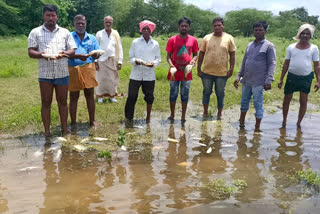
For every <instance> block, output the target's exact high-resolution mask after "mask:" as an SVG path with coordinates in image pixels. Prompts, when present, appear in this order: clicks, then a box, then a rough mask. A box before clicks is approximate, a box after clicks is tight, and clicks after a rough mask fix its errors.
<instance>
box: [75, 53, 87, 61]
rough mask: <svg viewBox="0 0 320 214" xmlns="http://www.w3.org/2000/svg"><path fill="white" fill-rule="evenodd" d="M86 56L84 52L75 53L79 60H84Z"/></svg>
mask: <svg viewBox="0 0 320 214" xmlns="http://www.w3.org/2000/svg"><path fill="white" fill-rule="evenodd" d="M88 57H89V56H88V55H86V54H77V58H78V59H80V60H81V61H86V60H87V59H88Z"/></svg>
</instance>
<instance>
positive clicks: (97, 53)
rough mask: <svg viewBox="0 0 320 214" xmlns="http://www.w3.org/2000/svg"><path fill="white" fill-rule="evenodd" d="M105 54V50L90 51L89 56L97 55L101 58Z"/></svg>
mask: <svg viewBox="0 0 320 214" xmlns="http://www.w3.org/2000/svg"><path fill="white" fill-rule="evenodd" d="M104 53H105V51H104V50H100V49H99V50H93V51H90V53H89V55H88V56H92V55H95V56H96V57H100V56H102V55H103V54H104Z"/></svg>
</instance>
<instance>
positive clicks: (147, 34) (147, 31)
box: [141, 26, 151, 39]
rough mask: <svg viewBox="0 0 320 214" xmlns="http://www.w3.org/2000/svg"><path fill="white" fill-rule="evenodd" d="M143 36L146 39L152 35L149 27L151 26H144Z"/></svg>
mask: <svg viewBox="0 0 320 214" xmlns="http://www.w3.org/2000/svg"><path fill="white" fill-rule="evenodd" d="M141 33H142V36H143V37H144V38H145V39H148V38H149V37H150V34H151V30H150V29H149V27H148V26H147V27H144V28H142V32H141Z"/></svg>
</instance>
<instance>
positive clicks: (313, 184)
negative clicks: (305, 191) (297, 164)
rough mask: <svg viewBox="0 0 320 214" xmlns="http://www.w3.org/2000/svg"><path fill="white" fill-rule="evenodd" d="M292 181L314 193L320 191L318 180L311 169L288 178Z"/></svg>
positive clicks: (319, 180)
mask: <svg viewBox="0 0 320 214" xmlns="http://www.w3.org/2000/svg"><path fill="white" fill-rule="evenodd" d="M289 177H290V179H291V180H292V181H295V182H297V183H302V184H303V185H305V186H306V187H308V188H309V189H311V190H314V191H316V192H319V191H320V178H319V175H318V173H317V172H314V171H312V169H310V168H309V169H307V170H300V171H297V172H295V173H292V175H290V176H289Z"/></svg>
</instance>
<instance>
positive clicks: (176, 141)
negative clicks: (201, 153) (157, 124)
mask: <svg viewBox="0 0 320 214" xmlns="http://www.w3.org/2000/svg"><path fill="white" fill-rule="evenodd" d="M168 141H170V142H174V143H179V141H178V140H176V139H173V138H170V137H168Z"/></svg>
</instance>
